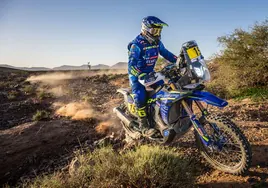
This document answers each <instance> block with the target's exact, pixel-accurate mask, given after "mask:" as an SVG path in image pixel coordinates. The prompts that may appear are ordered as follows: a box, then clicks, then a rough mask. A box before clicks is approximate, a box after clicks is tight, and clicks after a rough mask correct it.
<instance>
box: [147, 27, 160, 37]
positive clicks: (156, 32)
mask: <svg viewBox="0 0 268 188" xmlns="http://www.w3.org/2000/svg"><path fill="white" fill-rule="evenodd" d="M161 31H162V27H153V28H150V29H149V32H150V34H151V35H152V36H154V37H159V36H160V35H161Z"/></svg>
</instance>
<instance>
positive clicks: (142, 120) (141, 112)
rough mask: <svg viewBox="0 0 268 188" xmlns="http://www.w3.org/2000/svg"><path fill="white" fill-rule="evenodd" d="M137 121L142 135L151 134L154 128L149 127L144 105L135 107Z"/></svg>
mask: <svg viewBox="0 0 268 188" xmlns="http://www.w3.org/2000/svg"><path fill="white" fill-rule="evenodd" d="M137 114H138V123H139V128H140V130H141V133H142V134H143V135H144V136H152V135H153V134H154V133H155V131H156V130H155V129H153V128H150V126H149V124H148V120H147V113H146V107H142V108H137Z"/></svg>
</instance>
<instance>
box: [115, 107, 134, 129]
mask: <svg viewBox="0 0 268 188" xmlns="http://www.w3.org/2000/svg"><path fill="white" fill-rule="evenodd" d="M113 112H114V113H115V114H116V115H117V117H118V118H119V119H120V120H121V121H123V122H124V123H125V125H127V126H128V127H132V126H133V124H135V121H133V120H132V119H131V118H130V117H127V116H126V115H125V113H124V112H122V110H121V109H120V108H118V107H115V108H114V109H113Z"/></svg>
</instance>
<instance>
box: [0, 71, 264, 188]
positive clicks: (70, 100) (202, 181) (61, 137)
mask: <svg viewBox="0 0 268 188" xmlns="http://www.w3.org/2000/svg"><path fill="white" fill-rule="evenodd" d="M38 74H40V73H38ZM38 74H37V73H36V75H38ZM31 76H35V75H33V74H31V75H30V74H28V73H27V74H26V73H25V74H20V73H5V74H1V80H2V81H3V80H5V83H2V84H1V83H0V91H1V92H0V99H1V100H0V148H1V152H0V184H2V185H3V184H5V183H9V184H10V185H15V184H17V183H19V182H21V181H23V180H25V179H31V178H34V177H35V176H36V175H40V174H42V173H45V174H49V173H52V172H53V171H55V170H62V169H65V167H66V166H67V165H68V164H69V163H70V161H71V159H72V157H73V155H74V152H75V151H77V150H79V148H82V147H88V148H91V149H94V143H95V142H96V141H98V140H99V139H101V138H103V137H105V136H106V135H107V134H113V133H115V134H117V133H118V134H119V132H120V130H121V126H120V124H119V123H118V121H117V120H116V118H115V117H114V116H113V115H112V113H111V110H112V108H113V107H115V106H116V105H117V104H119V103H120V101H121V99H120V98H119V96H118V95H116V93H115V92H116V89H117V88H120V87H128V79H127V76H126V75H125V74H120V73H119V74H116V75H114V74H109V75H102V74H100V75H96V74H95V75H91V74H89V73H85V72H83V74H81V73H71V74H68V73H64V74H60V75H56V76H55V75H45V76H44V75H43V77H31ZM27 78H30V79H28V80H26V79H27ZM7 82H8V83H7ZM26 86H27V87H33V88H32V89H33V91H32V92H29V91H28V90H29V88H28V90H27V89H25V87H26ZM40 92H43V93H50V95H47V96H46V97H42V96H41V97H40V95H41V94H40ZM38 93H39V94H38ZM13 95H15V96H16V97H12V96H13ZM267 107H268V103H254V102H252V101H250V100H244V101H242V102H241V101H240V102H236V101H229V106H228V107H227V108H225V109H223V110H221V112H220V113H222V114H224V115H227V116H229V117H231V118H233V119H234V121H235V122H236V123H237V124H238V126H239V127H240V129H241V130H242V131H243V132H244V133H245V135H246V136H247V138H248V140H249V141H250V143H251V145H252V151H253V162H252V167H251V168H250V171H249V173H248V174H247V175H245V176H233V175H230V174H226V173H222V172H220V171H218V170H214V169H212V168H210V167H209V166H208V165H207V164H206V162H205V161H204V160H203V159H202V158H201V157H200V156H199V154H198V152H197V149H196V147H195V145H194V141H193V136H192V134H191V133H189V134H187V135H185V136H184V137H183V138H181V139H180V140H179V141H178V147H181V148H183V150H184V152H185V153H187V154H189V153H190V154H191V155H194V156H196V159H197V161H198V162H199V163H200V164H202V165H200V166H201V167H202V168H201V169H200V173H199V174H198V175H197V177H196V186H197V187H252V186H253V187H254V186H255V187H268V116H267V115H268V111H267V109H268V108H267ZM37 110H46V111H48V112H49V113H50V115H49V117H48V118H45V119H43V120H41V121H38V122H36V121H33V120H32V117H33V115H34V114H35V113H36V111H37ZM211 111H212V112H213V111H217V112H219V110H218V109H211Z"/></svg>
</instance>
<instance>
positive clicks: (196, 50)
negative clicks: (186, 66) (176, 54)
mask: <svg viewBox="0 0 268 188" xmlns="http://www.w3.org/2000/svg"><path fill="white" fill-rule="evenodd" d="M187 54H188V56H189V58H190V59H191V60H192V59H195V58H197V57H198V56H200V55H201V52H200V50H199V48H198V46H195V47H192V48H189V49H188V50H187Z"/></svg>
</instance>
